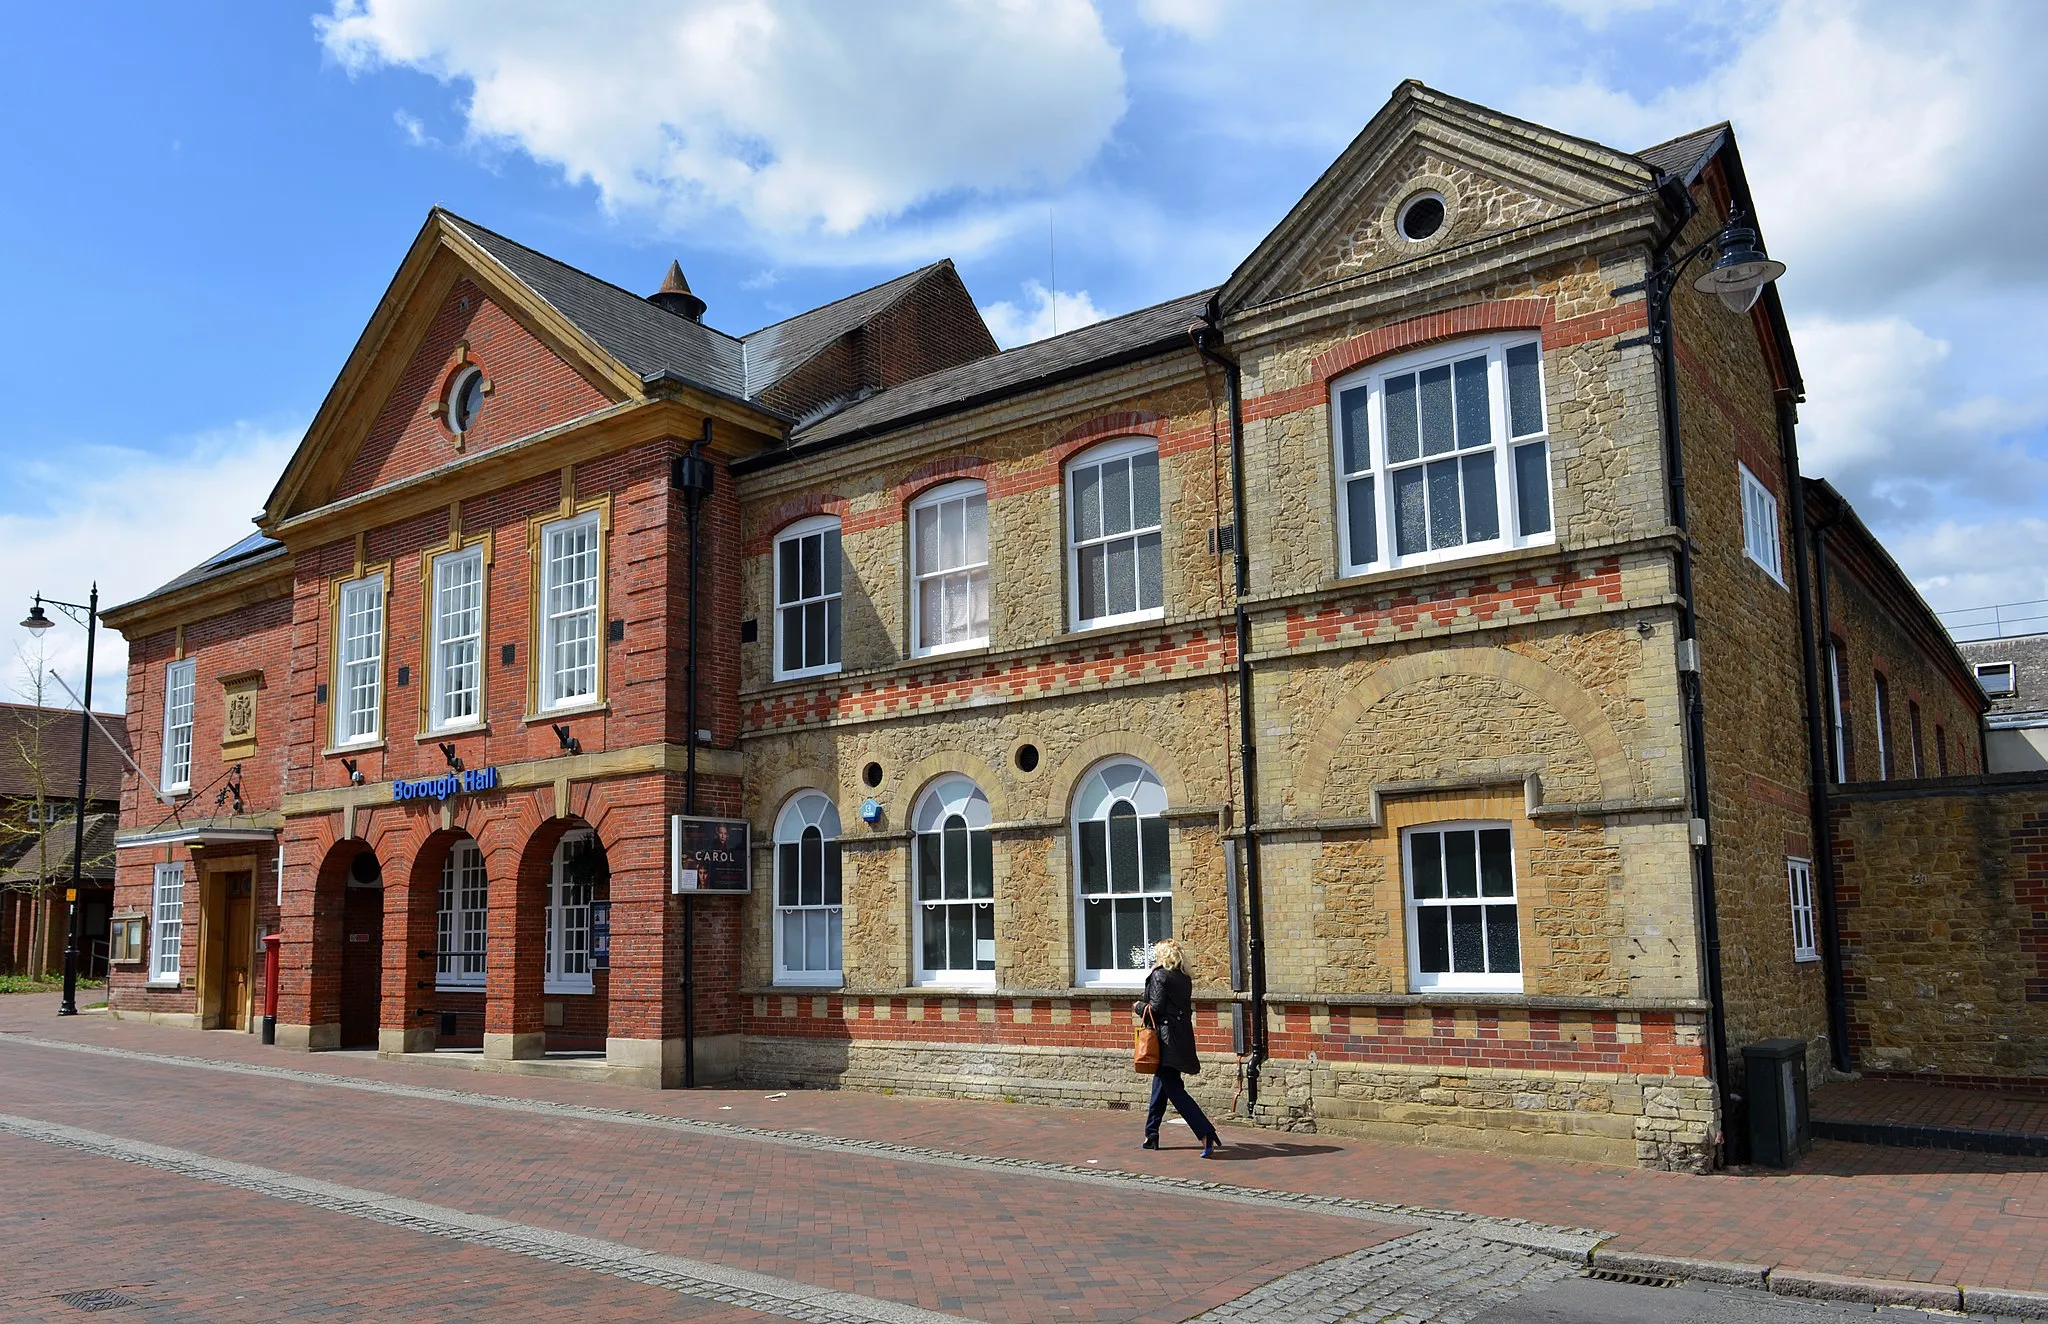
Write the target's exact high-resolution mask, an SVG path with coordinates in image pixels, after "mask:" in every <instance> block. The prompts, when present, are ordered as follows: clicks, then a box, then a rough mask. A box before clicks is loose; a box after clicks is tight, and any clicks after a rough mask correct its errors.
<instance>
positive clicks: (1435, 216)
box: [1394, 193, 1444, 244]
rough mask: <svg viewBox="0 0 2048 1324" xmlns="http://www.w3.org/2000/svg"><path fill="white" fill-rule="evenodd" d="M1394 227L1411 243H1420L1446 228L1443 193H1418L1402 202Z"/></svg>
mask: <svg viewBox="0 0 2048 1324" xmlns="http://www.w3.org/2000/svg"><path fill="white" fill-rule="evenodd" d="M1394 228H1395V229H1397V230H1399V231H1400V232H1401V237H1402V238H1403V239H1406V240H1408V241H1409V242H1410V243H1416V244H1419V243H1421V242H1422V241H1423V240H1425V239H1428V238H1430V237H1431V236H1433V235H1434V234H1435V233H1436V232H1437V231H1438V230H1441V229H1443V228H1444V200H1443V196H1442V195H1441V194H1437V193H1418V194H1416V195H1415V196H1414V197H1412V198H1410V199H1408V201H1406V202H1404V203H1402V204H1401V215H1400V218H1399V219H1398V220H1396V221H1395V222H1394Z"/></svg>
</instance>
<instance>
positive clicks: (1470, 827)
mask: <svg viewBox="0 0 2048 1324" xmlns="http://www.w3.org/2000/svg"><path fill="white" fill-rule="evenodd" d="M1449 832H1474V833H1477V832H1506V833H1507V834H1508V885H1509V893H1508V895H1507V896H1505V897H1502V896H1486V895H1484V883H1483V881H1477V882H1475V892H1474V894H1473V895H1472V896H1471V897H1452V896H1450V895H1449V890H1450V888H1449V882H1448V879H1443V880H1442V882H1441V887H1440V890H1441V892H1442V893H1443V895H1441V896H1438V897H1430V898H1418V897H1417V896H1416V894H1415V893H1416V887H1415V884H1416V869H1415V842H1416V839H1417V838H1418V837H1421V836H1425V835H1429V836H1441V834H1444V833H1449ZM1473 844H1474V849H1475V852H1476V850H1477V848H1478V842H1477V840H1476V839H1475V841H1474V843H1473ZM1438 849H1439V850H1441V849H1442V847H1441V845H1439V846H1438ZM1515 856H1516V850H1515V839H1514V828H1513V825H1511V824H1509V823H1506V822H1503V821H1500V820H1498V819H1463V820H1456V821H1449V822H1441V823H1417V824H1415V825H1414V826H1413V827H1406V828H1403V829H1401V897H1402V903H1403V907H1404V909H1405V911H1406V915H1407V923H1408V934H1407V947H1408V988H1409V991H1410V992H1414V993H1520V992H1521V991H1522V979H1523V974H1524V971H1525V970H1526V969H1527V965H1528V962H1527V960H1526V959H1525V956H1526V953H1527V950H1528V944H1527V943H1526V942H1524V941H1523V940H1522V933H1521V924H1522V895H1521V892H1522V889H1521V879H1520V877H1519V871H1520V865H1519V862H1518V861H1517V860H1516V858H1515ZM1439 858H1441V857H1439ZM1475 867H1477V856H1476V855H1475ZM1477 877H1479V876H1478V875H1475V878H1477ZM1440 878H1441V875H1440ZM1453 905H1459V906H1475V907H1478V906H1501V905H1507V906H1512V907H1513V908H1514V912H1515V969H1514V971H1513V972H1512V973H1509V972H1507V971H1485V972H1472V973H1458V972H1455V971H1425V970H1423V968H1422V923H1423V919H1422V912H1423V911H1425V910H1447V909H1450V908H1451V907H1452V906H1453ZM1447 922H1448V921H1447ZM1480 932H1481V935H1482V939H1483V940H1484V939H1485V934H1486V927H1485V924H1484V921H1483V919H1482V923H1481V929H1480ZM1446 941H1447V942H1451V941H1452V940H1451V939H1449V938H1448V937H1447V938H1446ZM1488 945H1489V946H1490V942H1489V944H1488ZM1491 963H1492V955H1491V952H1490V951H1489V952H1488V964H1491Z"/></svg>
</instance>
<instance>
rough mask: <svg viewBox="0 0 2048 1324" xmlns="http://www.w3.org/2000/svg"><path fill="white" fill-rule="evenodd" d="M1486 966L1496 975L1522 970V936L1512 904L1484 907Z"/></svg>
mask: <svg viewBox="0 0 2048 1324" xmlns="http://www.w3.org/2000/svg"><path fill="white" fill-rule="evenodd" d="M1486 968H1487V969H1488V970H1490V971H1492V972H1493V973H1494V974H1497V975H1518V974H1520V973H1521V972H1522V936H1521V934H1520V933H1518V932H1516V929H1515V908H1514V907H1513V906H1488V907H1486Z"/></svg>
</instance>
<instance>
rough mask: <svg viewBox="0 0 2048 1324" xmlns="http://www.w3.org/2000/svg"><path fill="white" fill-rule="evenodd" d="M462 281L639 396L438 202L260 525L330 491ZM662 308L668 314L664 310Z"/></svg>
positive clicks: (599, 378) (589, 373)
mask: <svg viewBox="0 0 2048 1324" xmlns="http://www.w3.org/2000/svg"><path fill="white" fill-rule="evenodd" d="M464 281H468V282H470V283H471V284H472V285H473V286H475V287H476V289H477V290H479V291H480V292H481V294H482V295H483V296H484V297H485V298H488V299H489V300H490V301H491V302H492V304H493V305H495V306H496V307H497V308H499V309H502V310H503V311H504V312H505V313H506V314H508V315H509V316H510V317H511V318H513V319H514V320H515V321H516V322H517V323H518V325H519V326H520V327H521V328H522V329H523V330H524V331H525V332H526V333H527V334H529V335H531V336H532V337H533V338H534V339H535V340H537V341H538V342H540V344H541V345H543V346H544V347H545V348H546V349H547V351H548V353H550V354H551V355H553V356H554V357H555V358H557V359H559V360H560V361H561V362H562V363H564V364H566V365H568V367H570V368H571V369H573V370H574V371H575V373H576V374H577V375H578V376H580V377H581V378H582V379H583V380H584V381H586V382H587V383H588V384H589V386H590V387H591V388H592V390H594V391H595V392H597V393H599V394H601V395H602V396H603V397H604V398H606V399H608V400H611V401H623V400H629V399H634V398H637V397H638V396H640V395H641V393H642V384H641V379H640V374H638V373H636V372H634V371H633V370H632V369H631V368H629V367H627V366H626V365H625V364H623V363H621V362H620V361H619V359H618V358H617V357H616V356H614V355H613V354H611V353H609V352H608V351H607V350H606V349H605V348H604V347H603V346H601V345H599V344H598V343H597V341H596V340H595V339H593V338H592V337H591V336H590V335H589V334H587V333H586V332H585V331H584V330H583V329H582V328H580V327H579V326H577V325H576V324H575V323H574V322H572V321H571V320H570V319H569V318H568V317H566V316H564V315H563V313H562V312H561V311H560V310H559V309H557V308H555V307H554V306H553V305H552V304H550V303H549V302H548V301H547V300H546V299H544V298H542V297H540V296H539V295H538V294H537V293H535V291H534V290H533V289H532V288H531V287H530V286H528V285H527V284H526V283H525V282H524V281H522V280H520V279H519V278H518V277H517V276H515V275H514V274H513V273H512V272H511V271H510V270H509V269H508V268H507V267H506V266H505V265H504V264H503V263H502V262H500V261H498V260H497V259H496V258H494V257H493V256H492V255H491V254H490V253H488V252H486V251H485V250H484V248H483V247H482V246H481V245H479V244H478V243H477V242H476V241H475V239H474V238H472V237H471V236H470V235H469V234H467V233H465V232H464V231H463V230H462V228H461V227H460V226H459V225H458V224H456V223H455V222H454V220H453V218H451V217H449V216H448V214H447V213H445V212H443V211H441V210H440V209H439V208H436V209H435V210H434V211H433V212H432V213H431V214H429V215H428V217H427V222H426V224H425V225H424V226H422V227H421V229H420V233H419V236H418V237H417V238H416V239H414V240H413V244H412V248H411V249H410V250H409V251H408V252H407V253H406V256H405V260H404V262H402V263H401V264H400V265H399V268H398V273H397V274H396V275H395V276H394V277H392V280H391V284H390V286H389V287H388V288H387V289H386V290H385V292H384V297H383V298H382V299H381V300H380V301H379V302H378V304H377V310H376V312H375V313H374V314H373V315H372V316H371V318H370V322H369V325H368V326H367V327H365V328H364V330H363V334H362V335H361V336H360V337H359V338H358V339H357V341H356V344H355V348H354V349H353V350H351V351H350V352H349V357H348V361H347V363H346V364H345V365H344V366H343V368H342V371H341V375H340V376H339V377H337V378H336V380H335V383H334V385H333V386H332V387H331V388H330V389H329V390H328V393H327V398H326V399H325V400H324V401H322V402H321V405H320V410H319V412H318V413H317V414H315V415H314V418H313V423H312V426H310V427H308V428H307V429H306V435H305V437H304V439H302V440H301V441H300V443H299V447H298V450H297V451H296V452H294V453H293V455H292V458H291V462H290V463H289V464H287V465H286V466H285V471H284V474H283V476H282V477H281V478H279V480H278V482H277V486H276V487H275V488H274V489H272V491H271V494H270V498H269V500H268V501H267V502H265V504H264V513H263V516H262V523H263V524H264V525H265V526H266V527H268V526H272V525H275V524H277V523H279V522H281V521H283V520H285V519H287V518H289V517H290V516H293V515H296V514H300V513H302V512H304V511H307V510H312V509H315V508H317V507H319V506H321V505H324V504H326V503H327V502H328V501H330V500H332V499H334V495H335V493H336V492H337V491H339V490H340V488H341V485H342V483H343V481H344V478H345V476H346V475H348V474H349V472H350V470H351V467H352V466H354V464H355V461H356V459H357V456H358V454H359V452H360V451H361V450H362V447H363V445H364V443H365V442H366V441H367V440H368V438H369V437H370V435H371V431H372V429H373V428H375V427H376V425H377V421H378V419H379V417H380V416H382V415H383V413H384V411H385V408H386V406H387V404H388V403H389V402H390V399H391V396H392V393H393V392H394V391H395V390H396V389H397V388H398V386H399V384H400V382H401V381H402V380H403V379H404V377H405V374H406V372H407V369H408V368H410V367H412V366H413V365H414V361H415V359H416V358H417V356H418V355H419V353H420V351H421V348H422V346H423V344H424V343H425V341H426V339H427V337H428V335H429V332H430V331H431V329H432V326H433V323H434V321H435V319H436V318H437V317H439V316H440V315H441V313H442V310H443V308H444V306H445V305H446V304H447V302H448V300H449V299H450V297H451V295H453V293H454V291H455V289H456V287H457V285H458V284H459V283H461V282H464ZM663 315H664V316H667V314H663Z"/></svg>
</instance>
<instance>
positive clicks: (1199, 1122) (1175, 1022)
mask: <svg viewBox="0 0 2048 1324" xmlns="http://www.w3.org/2000/svg"><path fill="white" fill-rule="evenodd" d="M1183 964H1184V957H1183V956H1182V953H1181V950H1180V944H1179V943H1177V942H1175V941H1174V940H1173V939H1171V938H1167V939H1164V940H1162V941H1160V942H1158V943H1155V944H1154V945H1153V947H1152V973H1151V974H1149V975H1147V976H1145V1000H1144V1001H1143V1002H1140V1003H1136V1004H1134V1005H1133V1006H1132V1008H1131V1011H1132V1013H1133V1014H1135V1015H1137V1016H1138V1017H1140V1018H1141V1019H1144V1020H1148V1021H1150V1022H1151V1025H1152V1028H1153V1029H1154V1030H1155V1031H1157V1032H1158V1035H1159V1068H1158V1070H1157V1071H1155V1072H1154V1073H1153V1075H1152V1106H1151V1107H1150V1108H1148V1109H1146V1110H1145V1148H1147V1149H1157V1148H1159V1123H1160V1122H1161V1121H1163V1120H1164V1119H1165V1117H1166V1105H1167V1104H1168V1103H1172V1104H1173V1106H1174V1108H1175V1110H1176V1111H1178V1112H1179V1113H1180V1115H1181V1117H1182V1118H1184V1119H1185V1120H1186V1121H1187V1124H1188V1129H1189V1130H1190V1131H1192V1132H1194V1134H1195V1138H1196V1139H1198V1140H1200V1141H1201V1142H1202V1157H1203V1158H1208V1157H1210V1156H1211V1155H1213V1154H1214V1153H1215V1152H1216V1149H1217V1147H1218V1146H1219V1145H1221V1144H1222V1143H1223V1137H1222V1136H1220V1135H1217V1134H1216V1128H1215V1127H1214V1126H1213V1125H1211V1124H1210V1122H1209V1118H1208V1116H1207V1115H1206V1114H1205V1113H1203V1111H1202V1105H1200V1104H1199V1103H1196V1102H1195V1100H1194V1097H1193V1096H1192V1095H1190V1094H1189V1093H1188V1087H1187V1086H1186V1085H1185V1084H1183V1083H1181V1077H1182V1076H1183V1075H1189V1076H1192V1075H1196V1074H1198V1073H1199V1072H1200V1071H1201V1069H1202V1062H1201V1059H1200V1058H1198V1057H1196V1056H1195V1009H1194V988H1195V985H1194V981H1193V980H1191V979H1189V978H1188V973H1187V971H1186V970H1184V969H1182V968H1181V967H1182V965H1183Z"/></svg>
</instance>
